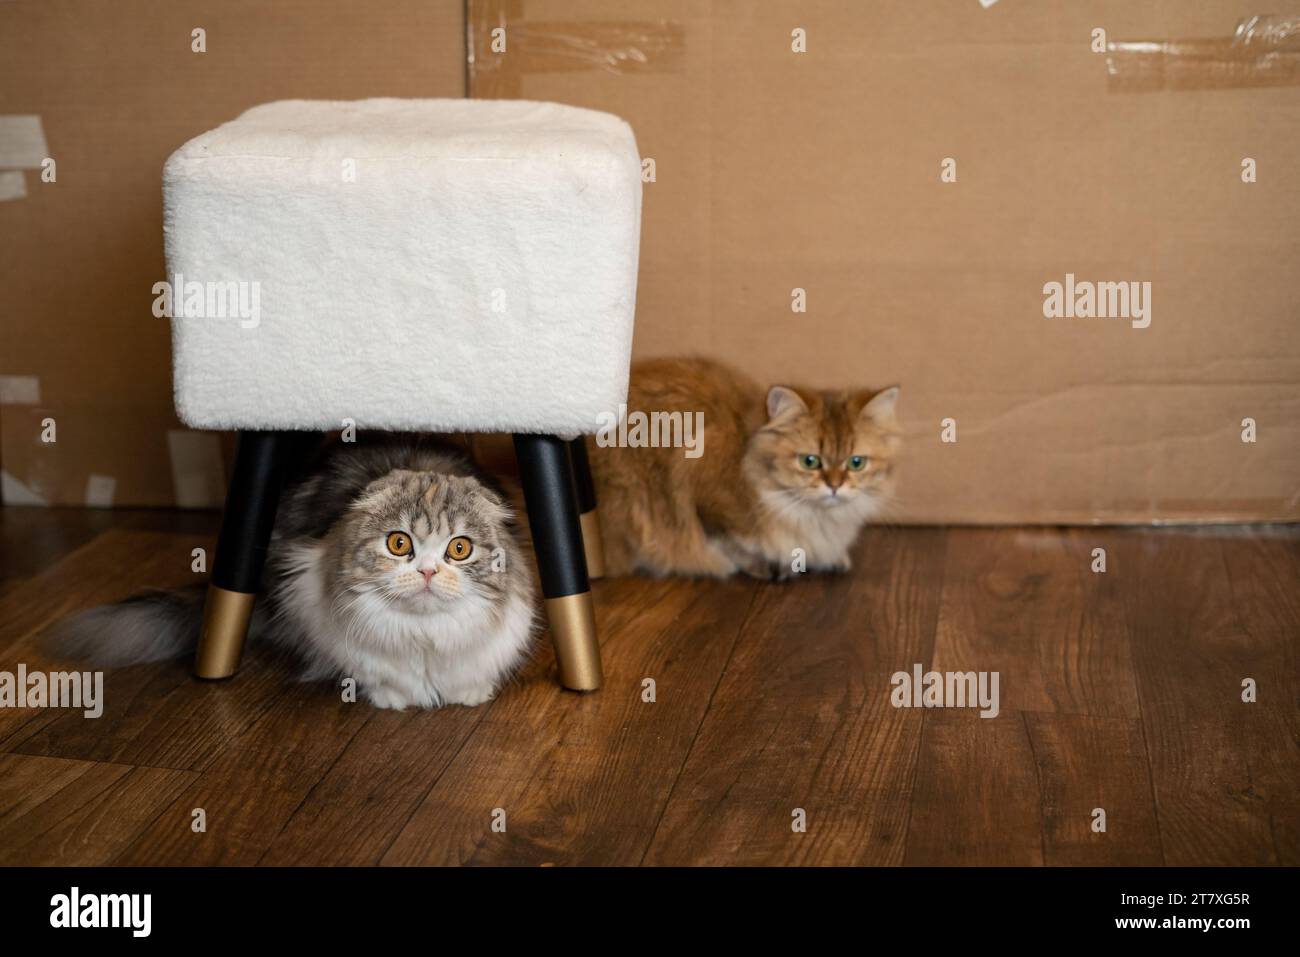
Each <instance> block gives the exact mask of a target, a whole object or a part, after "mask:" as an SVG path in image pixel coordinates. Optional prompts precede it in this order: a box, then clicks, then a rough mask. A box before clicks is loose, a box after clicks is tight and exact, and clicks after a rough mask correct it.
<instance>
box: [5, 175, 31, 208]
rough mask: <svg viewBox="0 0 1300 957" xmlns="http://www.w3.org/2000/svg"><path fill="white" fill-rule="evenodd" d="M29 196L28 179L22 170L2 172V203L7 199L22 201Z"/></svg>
mask: <svg viewBox="0 0 1300 957" xmlns="http://www.w3.org/2000/svg"><path fill="white" fill-rule="evenodd" d="M26 195H27V178H26V177H25V176H24V174H23V171H22V170H18V169H8V170H4V171H3V172H0V203H2V202H4V201H5V200H6V199H22V198H23V197H24V196H26Z"/></svg>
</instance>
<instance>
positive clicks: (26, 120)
mask: <svg viewBox="0 0 1300 957" xmlns="http://www.w3.org/2000/svg"><path fill="white" fill-rule="evenodd" d="M49 155H50V153H49V150H48V149H47V148H46V145H45V130H44V128H43V127H42V126H41V118H40V117H39V116H36V115H34V114H33V115H25V116H0V169H37V168H39V167H40V165H41V163H43V162H44V161H45V158H46V157H47V156H49Z"/></svg>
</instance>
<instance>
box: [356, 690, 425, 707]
mask: <svg viewBox="0 0 1300 957" xmlns="http://www.w3.org/2000/svg"><path fill="white" fill-rule="evenodd" d="M365 695H366V700H367V701H369V702H370V703H371V704H372V705H374V706H375V707H376V708H385V709H388V710H391V711H405V710H406V709H407V708H409V707H411V705H413V704H415V703H416V702H414V701H412V700H411V699H410V696H408V695H406V694H405V693H403V692H401V691H398V690H397V689H396V688H388V687H385V686H383V685H379V686H378V687H370V688H367V689H366V691H365Z"/></svg>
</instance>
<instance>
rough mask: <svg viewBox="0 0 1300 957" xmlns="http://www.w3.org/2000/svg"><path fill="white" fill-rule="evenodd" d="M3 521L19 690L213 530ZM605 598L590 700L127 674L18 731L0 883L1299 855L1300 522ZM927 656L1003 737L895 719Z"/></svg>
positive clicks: (891, 546) (205, 543) (264, 668)
mask: <svg viewBox="0 0 1300 957" xmlns="http://www.w3.org/2000/svg"><path fill="white" fill-rule="evenodd" d="M0 522H2V524H0V532H2V534H0V540H2V541H3V546H4V553H3V560H2V561H0V670H8V671H14V670H16V667H17V665H18V663H19V662H24V663H26V664H27V666H28V667H29V668H31V669H36V668H54V669H57V668H58V667H60V665H59V664H57V663H55V662H51V661H50V660H49V659H47V658H44V657H42V655H41V653H40V651H39V649H38V648H37V647H36V643H35V639H36V636H37V635H38V634H39V632H40V631H41V629H42V628H43V626H45V625H46V624H47V623H49V622H51V621H53V620H55V619H56V618H58V617H59V616H61V615H63V614H65V613H67V612H70V611H73V610H76V609H79V608H82V607H85V606H88V605H91V604H95V603H99V602H103V601H108V600H114V599H117V598H121V597H124V596H126V595H127V594H128V593H130V592H131V591H132V590H134V589H136V588H140V587H144V586H172V585H179V584H184V583H186V582H189V581H193V580H194V579H195V578H196V577H198V576H195V575H194V574H193V573H192V572H191V571H190V563H191V550H192V549H194V548H196V547H206V548H209V549H210V548H211V547H212V544H213V533H214V531H215V526H216V521H215V517H214V516H211V515H203V514H200V515H185V514H181V513H174V512H142V513H130V512H112V513H109V512H90V511H77V510H68V511H63V510H36V509H15V508H9V509H5V510H3V512H2V517H0ZM1095 548H1104V549H1106V553H1107V568H1108V570H1107V572H1106V573H1105V574H1094V573H1093V572H1092V571H1091V570H1090V566H1091V563H1092V550H1093V549H1095ZM596 596H597V602H598V609H599V610H598V615H599V619H600V625H601V628H602V638H603V647H604V656H605V671H606V679H607V684H606V687H605V688H604V690H602V691H601V692H599V693H598V694H595V695H591V696H587V697H579V696H576V695H573V694H571V693H567V692H562V691H560V690H559V689H558V688H557V687H556V685H555V683H554V681H553V680H552V672H553V668H554V664H553V660H552V659H551V656H550V652H549V650H547V646H546V644H545V643H543V644H542V645H541V646H540V648H541V650H539V653H538V655H537V658H536V660H535V661H534V663H533V665H532V666H531V667H530V668H529V669H528V670H527V671H526V673H525V674H524V675H523V676H522V677H521V679H520V680H519V681H518V682H517V683H515V684H514V685H513V686H511V687H509V688H508V689H507V690H505V691H504V692H503V693H502V694H501V695H500V696H499V697H498V698H497V700H496V701H494V702H492V703H491V704H489V705H485V706H483V707H479V708H474V709H466V708H459V707H457V708H450V709H447V710H445V711H441V712H431V713H415V712H410V713H401V714H398V713H392V712H384V711H376V710H373V709H372V708H370V707H369V706H368V705H366V704H345V703H343V702H342V701H341V700H340V696H339V694H338V692H337V690H335V689H333V688H331V687H329V686H322V685H303V684H298V683H295V682H294V681H293V680H292V672H291V670H290V669H289V668H288V667H287V666H286V665H285V664H284V663H283V662H280V661H276V660H273V659H271V658H270V657H269V656H267V655H265V654H263V653H258V652H253V653H250V654H249V655H248V656H247V657H246V659H245V664H244V667H243V670H242V672H241V673H240V674H239V675H238V676H237V677H236V678H235V679H234V680H232V681H229V682H225V683H220V684H203V683H199V682H196V681H195V680H193V679H191V678H190V676H189V673H188V670H187V665H186V664H185V663H181V662H177V663H173V664H162V665H154V666H147V667H138V668H133V669H127V670H123V671H118V672H113V673H110V674H109V675H108V676H107V678H106V698H107V702H106V706H105V710H104V714H103V716H102V717H101V718H99V719H97V720H87V719H85V718H83V717H82V716H81V714H80V712H69V711H55V710H43V711H36V710H13V709H4V710H0V863H3V864H19V863H42V864H46V863H49V864H55V863H57V864H456V863H472V864H520V865H564V864H619V865H626V864H1030V865H1038V864H1048V865H1061V864H1125V865H1136V864H1161V863H1164V864H1223V865H1250V864H1291V865H1294V864H1298V863H1300V749H1298V746H1297V740H1298V739H1300V711H1298V702H1300V684H1298V680H1297V638H1298V636H1300V527H1295V526H1293V527H1281V528H1261V529H1207V530H1200V531H1195V530H1179V529H1161V530H1122V529H1100V528H1087V529H1065V530H1061V529H980V528H961V529H946V530H945V529H931V528H901V529H900V528H881V529H876V530H871V531H870V533H869V534H868V535H867V536H866V538H865V540H864V541H863V542H862V544H861V547H860V549H859V551H858V557H857V565H856V568H855V570H854V571H853V572H852V573H851V574H850V575H847V576H841V577H809V578H805V579H801V580H799V581H796V582H793V583H790V584H759V583H756V582H753V581H740V580H737V581H732V582H725V583H703V582H686V581H671V582H656V581H645V580H630V579H629V580H615V581H606V582H601V583H599V584H598V586H597V590H596ZM915 663H920V664H922V665H923V666H924V667H925V668H926V669H931V668H933V669H936V670H940V671H944V670H949V671H967V670H974V671H997V672H999V674H1000V679H1001V687H1000V690H1001V713H1000V714H999V716H998V717H996V718H994V719H981V718H980V717H978V716H977V714H976V713H975V712H973V711H971V710H958V709H931V710H924V709H897V708H894V707H893V706H892V705H891V704H890V692H891V690H892V689H891V686H890V683H889V682H890V676H891V675H892V674H893V673H894V672H897V671H910V670H911V668H912V666H913V664H915ZM63 667H66V665H64V666H63ZM1245 678H1253V679H1255V681H1256V682H1257V684H1258V702H1257V703H1254V704H1246V703H1243V702H1242V700H1241V685H1242V681H1243V679H1245ZM646 679H653V681H654V688H655V700H654V701H653V702H647V701H645V700H643V688H644V682H645V681H646ZM196 808H202V809H203V811H204V813H205V814H206V820H207V829H206V831H205V832H203V833H196V832H195V831H194V830H193V828H192V827H191V822H192V820H193V812H194V809H196ZM1094 808H1103V809H1105V813H1106V824H1107V829H1106V831H1105V833H1094V832H1093V831H1092V828H1091V824H1092V821H1093V809H1094ZM497 809H500V811H498V810H497ZM796 809H803V811H804V813H805V815H806V821H807V829H806V832H804V833H796V832H795V831H794V830H793V829H792V821H793V820H794V817H793V815H794V814H795V811H796ZM502 812H503V813H504V820H505V825H506V826H505V831H504V833H500V832H497V831H494V830H493V826H492V825H493V821H494V819H495V820H498V821H499V820H500V819H501V814H502Z"/></svg>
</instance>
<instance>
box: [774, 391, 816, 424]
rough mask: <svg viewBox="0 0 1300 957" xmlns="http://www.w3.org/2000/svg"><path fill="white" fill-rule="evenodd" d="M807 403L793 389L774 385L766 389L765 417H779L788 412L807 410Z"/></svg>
mask: <svg viewBox="0 0 1300 957" xmlns="http://www.w3.org/2000/svg"><path fill="white" fill-rule="evenodd" d="M807 411H808V405H807V403H805V402H804V400H803V399H802V398H800V396H799V393H798V392H795V391H794V389H787V388H786V387H785V386H783V385H774V386H772V388H770V389H768V390H767V418H768V420H769V421H770V420H772V419H777V418H780V417H781V416H783V415H786V414H787V413H790V412H807Z"/></svg>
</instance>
